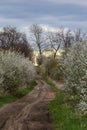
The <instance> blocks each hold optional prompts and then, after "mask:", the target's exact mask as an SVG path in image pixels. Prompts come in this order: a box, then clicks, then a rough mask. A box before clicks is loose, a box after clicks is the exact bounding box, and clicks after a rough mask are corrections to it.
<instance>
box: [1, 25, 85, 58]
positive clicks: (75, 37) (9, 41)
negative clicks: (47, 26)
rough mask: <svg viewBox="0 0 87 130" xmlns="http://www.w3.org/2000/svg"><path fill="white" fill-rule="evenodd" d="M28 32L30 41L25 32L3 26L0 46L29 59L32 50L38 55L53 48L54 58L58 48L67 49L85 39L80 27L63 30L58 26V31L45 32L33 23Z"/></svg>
mask: <svg viewBox="0 0 87 130" xmlns="http://www.w3.org/2000/svg"><path fill="white" fill-rule="evenodd" d="M29 32H30V36H29V37H30V41H28V40H27V37H26V34H24V33H21V32H19V31H18V30H17V28H16V27H11V26H8V27H4V28H3V30H2V31H0V48H1V49H3V50H9V49H10V50H11V51H17V52H20V53H22V54H24V56H25V57H29V58H30V60H31V59H32V54H33V50H38V52H39V55H42V54H43V52H44V51H47V50H53V55H54V58H56V55H57V52H58V50H59V49H60V48H62V49H65V50H67V49H68V48H69V47H71V46H72V44H74V43H77V42H82V41H83V40H85V39H86V33H83V32H82V31H81V30H80V29H77V30H75V31H72V30H70V29H68V30H67V31H65V29H64V28H59V29H58V31H54V32H51V31H48V32H47V31H44V29H43V28H42V27H41V26H40V25H37V24H33V25H31V27H30V28H29ZM32 48H33V49H32Z"/></svg>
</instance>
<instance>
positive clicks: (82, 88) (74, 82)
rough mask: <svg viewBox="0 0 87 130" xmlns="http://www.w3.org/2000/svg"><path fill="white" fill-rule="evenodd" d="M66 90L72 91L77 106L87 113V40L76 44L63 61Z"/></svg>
mask: <svg viewBox="0 0 87 130" xmlns="http://www.w3.org/2000/svg"><path fill="white" fill-rule="evenodd" d="M63 68H64V69H63V72H64V76H65V81H66V90H67V91H69V92H70V94H71V97H72V98H73V99H74V101H76V100H78V104H77V107H78V109H79V110H80V111H82V112H83V113H84V114H85V113H87V42H83V43H79V44H77V45H74V46H73V47H72V48H71V49H70V50H69V52H68V53H67V55H66V58H65V59H64V62H63Z"/></svg>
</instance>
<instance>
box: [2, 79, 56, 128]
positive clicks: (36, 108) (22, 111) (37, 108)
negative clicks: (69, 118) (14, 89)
mask: <svg viewBox="0 0 87 130" xmlns="http://www.w3.org/2000/svg"><path fill="white" fill-rule="evenodd" d="M36 81H37V83H38V84H37V86H36V87H35V88H34V90H33V91H32V92H31V93H29V94H28V95H27V96H25V97H23V98H21V99H19V100H17V101H15V102H13V103H11V104H7V105H5V106H4V107H2V108H1V109H0V130H53V127H52V118H51V114H50V112H49V110H48V104H49V102H51V101H52V100H54V98H55V93H54V92H53V91H52V90H51V88H50V87H48V86H47V84H46V83H45V82H44V81H43V80H41V78H40V77H37V79H36Z"/></svg>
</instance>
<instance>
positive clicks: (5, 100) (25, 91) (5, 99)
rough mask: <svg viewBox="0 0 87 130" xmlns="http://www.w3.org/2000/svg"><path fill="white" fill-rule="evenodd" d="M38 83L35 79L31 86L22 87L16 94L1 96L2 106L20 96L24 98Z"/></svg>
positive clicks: (0, 103)
mask: <svg viewBox="0 0 87 130" xmlns="http://www.w3.org/2000/svg"><path fill="white" fill-rule="evenodd" d="M36 85H37V83H36V82H35V81H33V82H32V83H31V84H30V85H29V87H27V88H24V89H22V90H21V91H20V92H19V93H17V94H15V95H7V96H0V107H1V106H3V105H4V104H6V103H10V102H13V101H15V100H17V99H19V98H22V97H23V96H25V95H27V94H28V93H29V92H30V91H32V90H33V88H34V87H35V86H36Z"/></svg>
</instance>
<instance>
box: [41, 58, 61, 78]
mask: <svg viewBox="0 0 87 130" xmlns="http://www.w3.org/2000/svg"><path fill="white" fill-rule="evenodd" d="M43 66H44V68H45V73H46V74H47V75H48V76H50V77H51V78H53V79H55V80H61V79H63V73H62V69H61V59H54V58H53V57H49V58H47V59H46V60H45V61H44V63H43Z"/></svg>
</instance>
